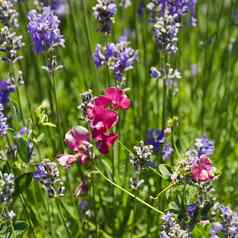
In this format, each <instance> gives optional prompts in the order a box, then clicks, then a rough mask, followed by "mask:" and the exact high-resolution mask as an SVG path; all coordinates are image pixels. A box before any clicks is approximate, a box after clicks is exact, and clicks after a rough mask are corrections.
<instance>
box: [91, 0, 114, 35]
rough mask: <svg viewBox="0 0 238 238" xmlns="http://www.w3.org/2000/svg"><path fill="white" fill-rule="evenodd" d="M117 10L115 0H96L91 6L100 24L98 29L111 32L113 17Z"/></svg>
mask: <svg viewBox="0 0 238 238" xmlns="http://www.w3.org/2000/svg"><path fill="white" fill-rule="evenodd" d="M116 12H117V5H116V3H115V0H97V4H96V6H95V7H93V13H94V16H95V18H96V19H97V21H98V22H99V24H100V31H101V32H104V33H111V31H112V23H113V17H114V16H115V14H116Z"/></svg>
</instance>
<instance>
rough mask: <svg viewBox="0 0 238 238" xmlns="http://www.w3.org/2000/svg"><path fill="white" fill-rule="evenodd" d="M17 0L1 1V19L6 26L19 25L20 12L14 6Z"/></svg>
mask: <svg viewBox="0 0 238 238" xmlns="http://www.w3.org/2000/svg"><path fill="white" fill-rule="evenodd" d="M14 2H16V1H15V0H2V1H0V21H1V22H2V23H3V25H5V26H13V27H18V19H17V17H18V13H17V11H16V9H15V8H14Z"/></svg>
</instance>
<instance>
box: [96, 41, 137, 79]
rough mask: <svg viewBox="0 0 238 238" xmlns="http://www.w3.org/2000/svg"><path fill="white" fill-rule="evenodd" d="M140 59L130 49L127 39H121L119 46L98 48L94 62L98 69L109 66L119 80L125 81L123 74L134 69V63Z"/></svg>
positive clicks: (108, 45) (112, 45)
mask: <svg viewBox="0 0 238 238" xmlns="http://www.w3.org/2000/svg"><path fill="white" fill-rule="evenodd" d="M137 59H138V53H137V52H136V51H135V50H134V49H132V48H131V47H129V42H128V41H126V38H125V37H123V38H120V40H119V42H118V43H117V44H114V43H109V44H107V45H106V46H105V47H102V46H101V45H99V44H98V45H97V46H96V51H95V53H94V54H93V60H94V63H95V65H96V67H97V68H99V67H101V66H102V65H105V64H106V65H107V66H108V67H109V69H111V70H112V71H113V73H114V75H115V78H116V79H117V80H122V79H123V74H124V73H125V72H126V71H128V70H130V69H132V68H133V64H134V62H135V61H136V60H137Z"/></svg>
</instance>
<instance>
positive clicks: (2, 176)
mask: <svg viewBox="0 0 238 238" xmlns="http://www.w3.org/2000/svg"><path fill="white" fill-rule="evenodd" d="M14 191H15V177H14V175H13V174H12V173H2V172H1V171H0V203H9V202H11V200H12V196H13V193H14Z"/></svg>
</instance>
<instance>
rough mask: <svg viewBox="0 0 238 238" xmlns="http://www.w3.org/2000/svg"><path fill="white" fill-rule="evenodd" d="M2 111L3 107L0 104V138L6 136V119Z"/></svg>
mask: <svg viewBox="0 0 238 238" xmlns="http://www.w3.org/2000/svg"><path fill="white" fill-rule="evenodd" d="M3 110H4V108H3V105H2V104H0V136H4V135H6V134H7V130H8V124H7V117H6V116H5V115H4V113H3Z"/></svg>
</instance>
